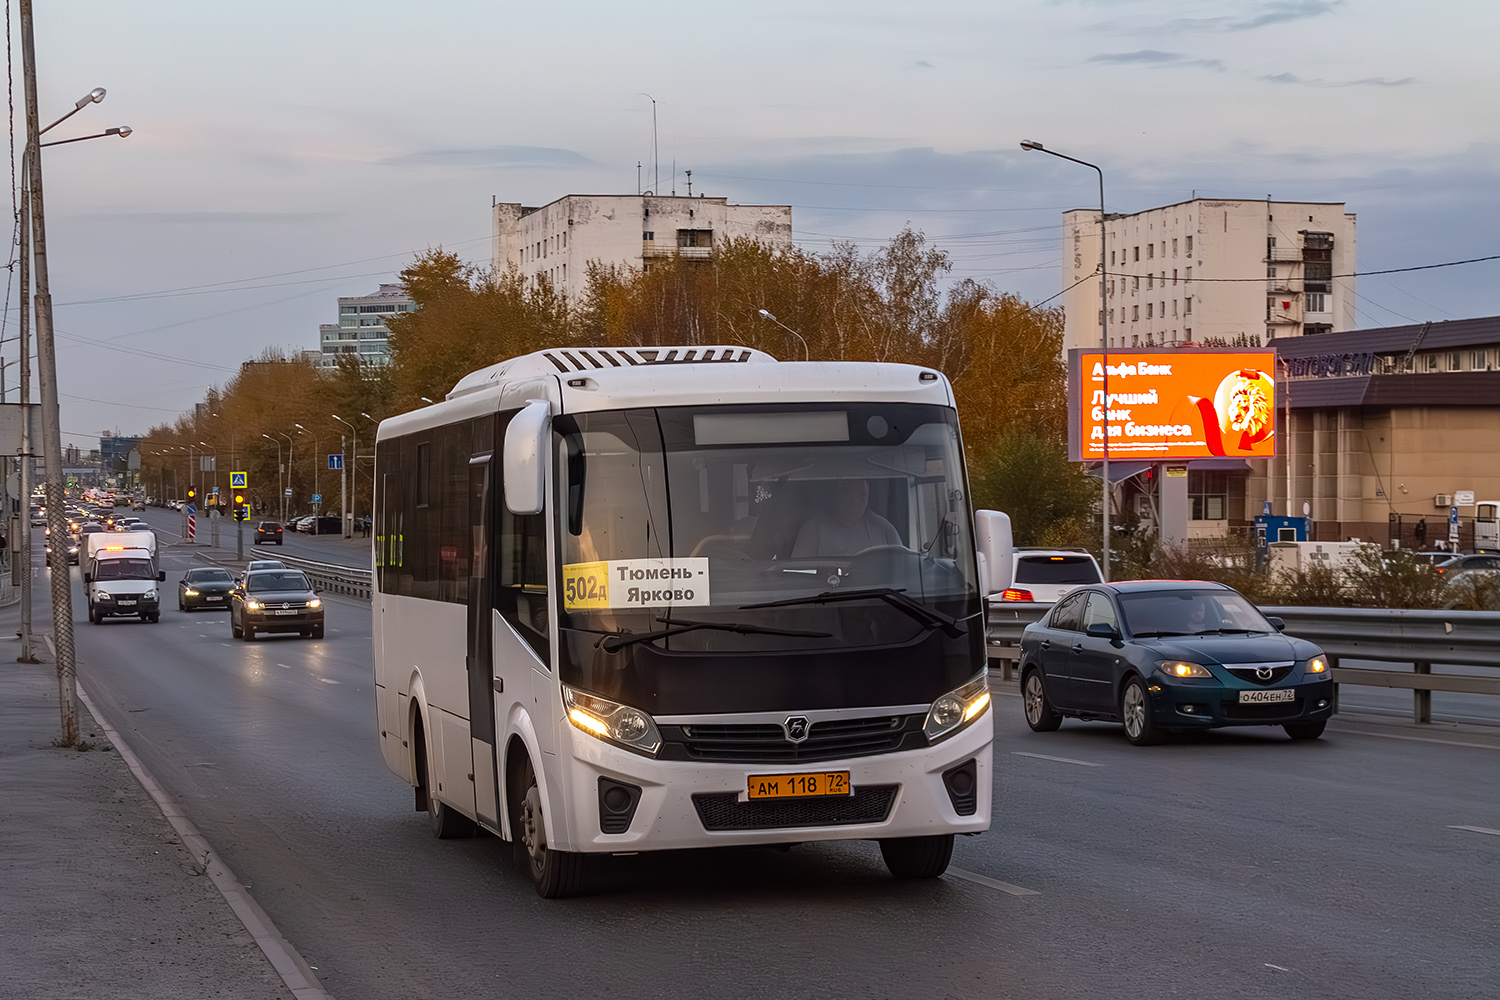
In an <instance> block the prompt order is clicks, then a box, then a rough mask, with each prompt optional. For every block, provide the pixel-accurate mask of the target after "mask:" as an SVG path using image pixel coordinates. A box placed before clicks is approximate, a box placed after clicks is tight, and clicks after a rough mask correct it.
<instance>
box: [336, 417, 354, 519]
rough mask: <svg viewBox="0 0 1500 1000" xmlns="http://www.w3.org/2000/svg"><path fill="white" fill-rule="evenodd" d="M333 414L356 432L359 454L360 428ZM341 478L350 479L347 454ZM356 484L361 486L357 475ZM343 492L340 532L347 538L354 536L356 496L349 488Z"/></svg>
mask: <svg viewBox="0 0 1500 1000" xmlns="http://www.w3.org/2000/svg"><path fill="white" fill-rule="evenodd" d="M331 416H332V417H333V419H335V420H337V421H338V422H339V423H341V424H344V425H346V426H347V427H348V428H349V430H351V431H353V432H354V453H355V454H356V455H357V454H359V428H358V427H355V426H354V425H353V424H352V423H350V422H349V421H347V420H345V419H344V418H343V417H341V416H339V415H338V414H337V413H334V414H331ZM339 478H340V480H341V481H342V482H345V483H347V482H348V480H349V459H348V456H345V458H344V467H343V468H342V469H340V470H339ZM354 485H355V488H356V489H357V488H358V487H359V479H358V478H357V477H356V478H355V480H354ZM343 492H344V496H343V497H342V498H341V500H340V503H339V521H340V522H341V525H340V533H341V534H342V535H343V536H344V537H345V538H353V537H354V523H353V521H354V504H353V502H352V501H353V499H354V498H353V495H352V494H350V493H349V492H348V490H347V489H345V490H344V491H343Z"/></svg>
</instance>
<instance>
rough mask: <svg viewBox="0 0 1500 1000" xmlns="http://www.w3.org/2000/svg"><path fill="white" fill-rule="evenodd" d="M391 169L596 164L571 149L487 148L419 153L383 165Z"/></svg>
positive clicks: (395, 157)
mask: <svg viewBox="0 0 1500 1000" xmlns="http://www.w3.org/2000/svg"><path fill="white" fill-rule="evenodd" d="M380 162H381V163H383V164H384V165H386V166H389V167H414V166H433V167H587V166H593V165H594V161H592V160H590V159H589V158H588V157H587V156H584V155H583V154H582V153H576V152H574V151H573V150H571V149H556V148H553V147H551V146H488V147H481V148H476V149H419V150H417V151H416V152H412V153H406V154H404V155H402V156H392V157H389V158H388V159H385V160H382V161H380Z"/></svg>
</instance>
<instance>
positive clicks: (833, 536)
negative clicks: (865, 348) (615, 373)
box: [554, 403, 979, 651]
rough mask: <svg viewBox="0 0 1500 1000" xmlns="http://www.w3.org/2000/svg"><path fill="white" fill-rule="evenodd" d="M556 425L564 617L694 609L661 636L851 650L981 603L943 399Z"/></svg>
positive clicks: (603, 418)
mask: <svg viewBox="0 0 1500 1000" xmlns="http://www.w3.org/2000/svg"><path fill="white" fill-rule="evenodd" d="M554 429H555V432H556V449H557V451H556V460H555V462H554V467H555V469H556V470H557V484H556V488H557V498H558V502H557V520H558V523H557V538H558V539H559V547H560V549H561V551H560V553H559V557H560V561H561V563H562V584H563V586H562V593H561V594H560V595H559V599H558V600H559V605H560V610H561V612H562V624H563V625H564V627H567V628H574V629H582V630H586V631H597V632H605V633H611V632H614V633H622V634H624V633H629V634H639V633H642V632H648V631H660V630H664V629H672V628H680V627H682V626H681V624H680V623H682V622H687V623H694V622H696V623H699V625H700V627H699V628H697V629H695V630H691V631H685V632H682V633H681V634H679V635H676V636H673V637H672V638H670V639H662V640H659V641H658V646H657V648H658V649H676V650H702V651H707V650H713V651H731V650H790V649H817V648H838V649H848V648H850V647H851V646H890V645H896V644H902V643H908V642H911V641H913V640H915V639H917V638H919V637H921V636H922V635H923V634H924V633H928V632H931V631H932V630H933V629H934V628H935V627H937V624H935V623H940V622H943V621H947V622H949V623H952V622H955V621H958V620H960V619H965V618H968V617H970V616H972V615H974V614H976V613H977V612H978V609H979V606H978V587H977V583H976V572H975V567H974V555H973V544H972V542H971V540H970V511H969V503H968V497H967V494H966V485H965V480H964V466H963V458H962V451H961V449H960V447H959V440H958V428H957V421H956V417H955V415H954V413H953V411H952V410H951V409H948V408H945V407H940V406H931V405H925V404H914V403H870V404H837V405H830V404H817V405H805V406H800V407H788V406H774V407H773V406H765V405H755V406H721V407H672V408H660V409H641V410H625V411H604V412H597V413H583V414H577V415H572V416H562V417H559V418H557V420H556V421H555V422H554ZM924 609H931V611H928V610H924ZM933 611H935V612H936V615H934V614H932V612H933ZM705 623H706V624H705ZM970 625H971V626H972V627H974V628H978V626H977V625H976V624H974V623H972V622H971V623H970ZM731 626H744V629H743V630H739V631H736V630H732V629H731ZM946 627H947V629H948V631H949V634H950V635H954V634H957V631H956V630H955V628H956V627H955V626H953V625H952V624H949V625H947V626H946Z"/></svg>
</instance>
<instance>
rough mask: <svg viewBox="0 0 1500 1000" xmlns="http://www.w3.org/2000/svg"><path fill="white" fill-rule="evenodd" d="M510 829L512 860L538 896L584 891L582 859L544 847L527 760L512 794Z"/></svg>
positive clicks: (539, 794)
mask: <svg viewBox="0 0 1500 1000" xmlns="http://www.w3.org/2000/svg"><path fill="white" fill-rule="evenodd" d="M510 828H511V836H512V838H513V842H514V844H515V851H516V858H517V860H519V861H521V862H522V863H523V864H525V865H526V870H527V872H528V873H530V875H531V882H532V884H533V885H534V886H536V893H537V895H538V896H541V897H542V898H543V899H558V898H560V897H563V896H577V895H579V894H581V893H583V892H584V891H585V880H584V869H583V863H584V856H583V855H582V854H575V853H573V852H571V851H555V850H552V849H551V848H550V847H548V846H547V821H546V816H545V814H544V813H543V812H542V792H541V788H540V787H539V786H538V785H537V781H536V770H535V769H534V768H533V767H532V766H531V761H530V760H529V759H528V760H527V761H526V768H525V772H524V774H523V776H522V778H521V781H520V782H519V787H518V788H517V789H516V791H515V792H514V793H512V802H511V824H510Z"/></svg>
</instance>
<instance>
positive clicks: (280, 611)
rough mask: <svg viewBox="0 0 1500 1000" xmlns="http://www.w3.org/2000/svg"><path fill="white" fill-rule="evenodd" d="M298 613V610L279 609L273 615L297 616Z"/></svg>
mask: <svg viewBox="0 0 1500 1000" xmlns="http://www.w3.org/2000/svg"><path fill="white" fill-rule="evenodd" d="M296 613H297V609H296V608H277V609H276V610H275V611H272V612H271V614H273V615H295V614H296Z"/></svg>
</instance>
